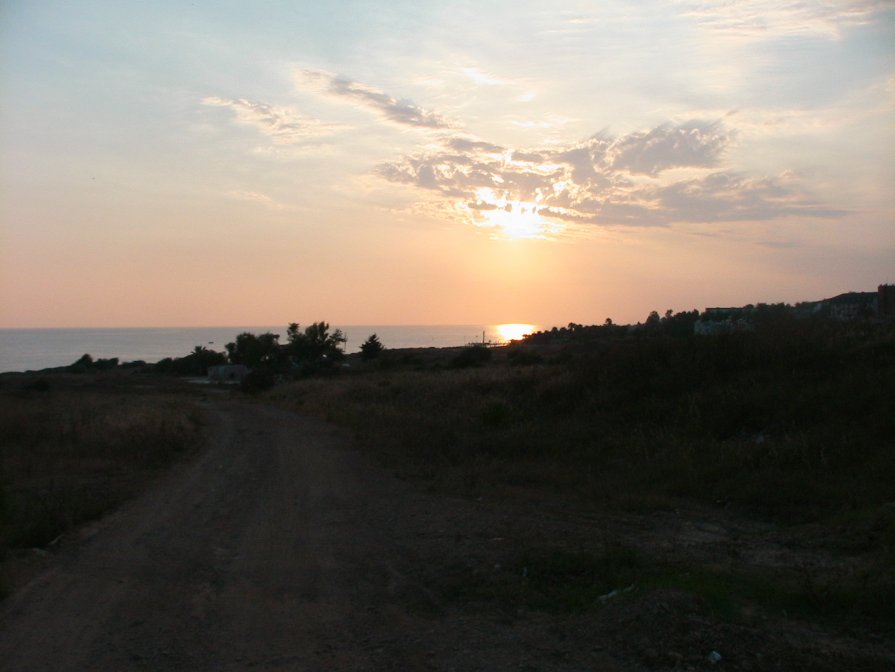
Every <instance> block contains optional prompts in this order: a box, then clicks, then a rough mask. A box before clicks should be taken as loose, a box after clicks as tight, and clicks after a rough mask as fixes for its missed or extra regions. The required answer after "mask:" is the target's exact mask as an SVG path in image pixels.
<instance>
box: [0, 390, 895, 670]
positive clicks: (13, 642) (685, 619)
mask: <svg viewBox="0 0 895 672" xmlns="http://www.w3.org/2000/svg"><path fill="white" fill-rule="evenodd" d="M207 408H208V413H209V419H210V423H211V425H212V427H213V429H212V432H213V437H212V440H211V441H210V442H209V444H210V445H209V448H208V450H207V451H206V452H204V453H203V454H202V455H201V456H200V457H198V458H197V459H195V460H194V461H192V462H190V463H187V464H182V465H180V466H178V467H177V468H176V469H175V470H173V471H172V472H171V473H170V474H168V475H167V476H166V477H164V478H163V479H162V480H160V481H159V482H158V483H157V484H156V485H155V486H154V487H153V488H151V489H150V491H148V492H146V493H145V494H143V495H142V496H140V497H139V498H138V499H137V500H134V501H132V502H130V503H129V504H127V505H126V506H124V507H123V508H122V509H121V510H119V511H118V512H116V513H115V514H113V515H111V516H108V517H107V518H105V519H103V520H102V521H100V522H99V523H96V524H94V525H92V526H90V527H89V528H87V529H85V530H81V531H80V532H79V533H78V534H71V535H68V536H67V537H66V538H65V539H63V540H62V541H61V542H60V543H59V544H57V545H56V546H55V547H54V548H53V550H51V551H50V556H49V559H48V560H47V568H46V571H44V572H42V573H41V574H39V575H38V576H37V577H36V578H35V579H34V580H32V581H31V582H30V583H28V584H27V585H26V586H24V587H22V588H21V589H20V590H18V591H16V592H15V593H14V594H13V595H11V596H10V597H9V598H8V599H7V600H6V601H5V602H4V603H3V604H2V611H0V668H2V669H8V670H50V669H53V670H88V669H89V670H100V671H102V670H125V669H133V670H243V669H248V670H251V669H263V670H323V669H325V670H439V671H447V670H688V669H692V670H702V669H719V670H720V669H731V670H801V669H804V670H843V669H849V670H891V669H893V667H895V645H893V644H892V642H891V641H887V640H886V639H885V638H882V637H876V638H875V637H874V635H873V633H866V632H853V631H849V630H847V629H846V628H844V627H839V626H837V625H836V624H835V623H831V624H829V625H824V626H823V627H821V626H818V625H812V626H809V625H805V624H804V622H803V621H800V620H799V619H797V618H790V617H788V616H787V615H786V614H783V613H779V614H769V613H768V612H767V610H766V609H756V610H755V612H754V613H752V614H750V613H748V612H746V613H742V612H737V613H736V614H725V613H724V606H723V604H721V605H712V604H711V603H710V601H707V600H706V598H705V597H703V596H701V595H703V594H705V593H706V591H702V593H700V591H692V590H685V589H683V588H682V587H681V586H682V585H684V584H685V583H686V581H687V580H688V579H692V580H697V579H698V580H702V581H703V582H705V581H708V580H709V579H707V578H705V577H706V576H709V577H710V576H711V574H710V573H709V574H706V575H705V576H701V577H700V576H696V577H693V576H690V577H688V576H687V571H685V570H682V571H681V576H680V577H674V576H673V575H674V571H675V570H674V568H689V567H701V568H709V570H710V569H711V568H712V567H718V568H722V569H724V568H726V569H730V568H731V567H736V569H737V571H738V572H740V573H743V572H745V573H748V572H749V571H751V570H756V571H759V570H760V571H761V572H765V573H767V572H770V573H771V574H775V573H776V574H779V575H780V576H782V577H784V578H786V577H788V576H789V575H790V574H792V573H793V572H795V574H793V576H792V579H793V580H794V581H797V580H799V572H803V573H804V572H806V571H808V570H805V569H804V568H806V567H807V568H810V572H812V574H811V576H814V577H824V576H827V575H828V574H829V573H830V572H834V571H840V570H839V569H838V568H839V566H840V564H841V559H839V558H834V557H832V556H830V555H828V554H825V553H824V552H821V551H818V550H815V549H813V548H811V547H804V546H803V545H800V544H799V543H798V539H797V538H790V539H781V538H779V535H778V536H775V533H774V531H773V530H772V529H770V528H769V527H766V526H762V525H759V524H756V523H750V522H748V521H742V520H735V519H732V518H731V517H730V516H727V515H726V514H725V513H724V511H721V510H719V511H695V510H694V511H668V512H664V513H661V514H650V515H648V516H647V515H636V514H594V513H585V512H575V511H569V510H568V509H567V508H564V507H562V506H559V505H552V506H551V505H550V504H549V503H546V502H531V501H528V502H524V501H518V500H509V499H507V498H496V499H494V500H493V501H492V500H490V499H488V498H487V497H486V498H483V499H481V500H478V501H470V500H466V499H460V498H449V497H445V496H443V495H437V494H433V493H430V492H427V491H426V490H425V487H424V484H420V483H413V482H403V481H398V480H396V479H395V478H393V477H392V476H391V475H389V474H388V473H386V472H384V471H383V470H381V469H379V468H378V467H375V466H373V465H372V464H371V463H370V462H369V461H368V460H367V459H366V458H365V457H364V456H363V455H362V453H361V452H359V451H357V450H354V449H353V448H352V446H351V442H350V441H349V440H348V438H347V437H346V436H345V435H344V433H342V432H340V431H339V430H336V429H333V428H332V427H330V426H328V425H326V424H324V423H322V422H319V421H317V420H312V419H308V418H304V417H301V416H297V415H294V414H292V413H289V412H287V411H283V410H279V409H275V408H270V407H265V406H254V405H249V404H244V403H237V402H227V401H214V402H210V403H209V404H208V406H207ZM588 558H602V559H604V560H605V559H607V558H609V560H608V561H606V563H604V564H600V562H603V560H601V561H600V562H596V561H595V563H590V564H589V562H590V561H589V560H588ZM613 558H616V560H612V559H613ZM655 566H661V567H664V568H671V569H667V570H663V572H664V574H661V576H660V575H659V574H657V573H656V572H655V571H654V569H653V568H654V567H655ZM800 568H801V569H800ZM825 572H826V574H825ZM776 574H775V575H776ZM582 575H583V576H585V578H586V579H587V581H589V582H590V583H594V582H595V581H597V582H598V581H600V580H601V579H605V581H606V582H607V583H606V587H605V588H601V589H600V594H598V595H593V596H591V595H588V594H584V593H586V585H587V583H586V582H580V579H581V576H582ZM657 576H660V578H661V580H659V579H657V578H656V577H657ZM669 576H672V577H673V578H674V580H673V581H672V580H669V579H668V577H669ZM544 577H546V578H544ZM663 577H664V578H663ZM818 580H819V579H818ZM613 581H616V582H618V584H617V585H616V584H615V583H613ZM539 582H540V583H539ZM578 586H585V587H582V588H581V589H580V590H579V589H578V588H577V587H578ZM563 588H570V590H563ZM539 591H540V592H539ZM603 591H605V592H603ZM582 595H583V597H584V599H583V601H582V599H580V598H582ZM569 605H572V606H569Z"/></svg>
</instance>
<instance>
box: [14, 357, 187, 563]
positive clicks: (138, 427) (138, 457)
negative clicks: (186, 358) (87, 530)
mask: <svg viewBox="0 0 895 672" xmlns="http://www.w3.org/2000/svg"><path fill="white" fill-rule="evenodd" d="M146 382H147V381H145V380H141V379H140V376H135V375H134V374H133V373H130V372H107V373H102V374H85V375H72V374H60V373H54V374H50V375H45V376H41V375H39V374H28V375H25V374H19V375H13V374H7V375H5V376H3V378H2V380H0V436H2V451H0V488H2V489H0V559H2V557H3V556H5V555H6V554H8V553H9V552H10V551H13V550H15V549H22V548H31V547H42V546H45V545H47V544H48V543H50V542H52V541H53V540H54V539H55V538H56V537H58V536H59V535H60V534H62V533H63V532H65V531H66V530H68V529H70V528H72V527H73V526H76V525H79V524H81V523H83V522H85V521H88V520H91V519H94V518H96V517H98V516H100V515H102V514H103V513H105V512H106V511H108V510H109V509H111V508H113V507H114V506H116V505H117V504H119V503H120V502H121V501H123V500H124V499H126V498H127V497H129V496H131V495H132V494H133V493H134V492H135V491H138V490H139V489H140V487H142V485H143V484H144V483H145V482H146V481H147V480H148V479H150V478H152V476H153V475H154V474H156V473H157V472H158V471H159V470H160V469H162V468H163V467H165V466H167V465H169V464H170V463H171V462H172V461H173V460H175V459H177V457H178V456H180V455H182V454H183V453H184V452H185V451H188V450H189V449H190V448H193V447H195V446H196V445H197V444H198V443H199V441H200V425H201V414H200V412H199V410H198V409H197V408H196V407H195V406H194V405H192V404H191V403H190V402H189V400H186V399H185V398H184V396H183V394H182V393H180V392H176V391H175V389H176V388H170V389H166V386H165V385H164V384H159V383H158V382H155V383H154V384H153V385H152V386H148V385H146Z"/></svg>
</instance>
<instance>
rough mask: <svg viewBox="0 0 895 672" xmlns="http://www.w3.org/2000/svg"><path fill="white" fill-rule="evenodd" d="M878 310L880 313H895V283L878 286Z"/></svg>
mask: <svg viewBox="0 0 895 672" xmlns="http://www.w3.org/2000/svg"><path fill="white" fill-rule="evenodd" d="M876 311H877V313H879V314H880V315H895V285H880V286H879V287H878V288H877V290H876Z"/></svg>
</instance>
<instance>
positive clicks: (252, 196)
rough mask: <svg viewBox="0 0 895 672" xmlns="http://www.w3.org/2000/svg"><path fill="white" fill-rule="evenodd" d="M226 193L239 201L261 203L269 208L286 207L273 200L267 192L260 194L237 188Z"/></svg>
mask: <svg viewBox="0 0 895 672" xmlns="http://www.w3.org/2000/svg"><path fill="white" fill-rule="evenodd" d="M227 195H228V196H230V197H231V198H235V199H237V200H240V201H249V202H250V203H257V204H259V205H263V206H264V207H265V208H268V209H270V210H285V209H286V206H285V205H284V204H282V203H280V202H279V201H275V200H274V199H272V198H271V197H270V196H268V195H267V194H262V193H260V192H257V191H244V190H242V189H237V190H234V191H230V192H228V193H227Z"/></svg>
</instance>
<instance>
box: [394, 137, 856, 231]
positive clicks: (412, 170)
mask: <svg viewBox="0 0 895 672" xmlns="http://www.w3.org/2000/svg"><path fill="white" fill-rule="evenodd" d="M732 135H733V134H732V133H731V132H730V131H728V130H727V129H726V128H725V126H724V125H723V123H722V122H720V121H711V122H707V121H701V120H690V121H686V122H684V123H681V124H665V125H662V126H658V127H656V128H654V129H651V130H649V131H642V132H635V133H630V134H627V135H622V136H620V137H613V136H611V135H609V134H607V133H600V134H598V135H595V136H593V137H591V138H588V139H587V140H585V141H583V142H579V143H575V144H572V145H568V146H565V147H555V146H550V147H543V148H535V149H528V150H525V151H521V150H517V149H514V148H510V147H504V146H501V145H497V144H494V143H490V142H486V141H484V140H481V139H474V138H468V137H460V136H450V137H446V138H443V139H442V142H441V145H440V147H439V148H438V149H433V150H432V151H428V152H423V153H419V154H415V155H412V156H406V157H403V158H402V159H400V160H398V161H394V162H389V163H385V164H382V165H380V166H378V168H377V174H378V175H379V176H380V177H382V178H384V179H386V180H388V181H390V182H395V183H402V184H407V185H412V186H415V187H418V188H420V189H425V190H430V191H436V192H439V193H441V194H442V195H443V196H444V197H446V198H451V199H456V200H458V201H460V202H462V203H463V204H464V208H465V210H466V211H467V212H472V213H473V214H476V213H478V215H479V216H484V215H482V213H486V212H488V211H490V210H494V209H495V208H498V207H507V206H511V207H520V206H521V207H527V208H533V209H534V211H535V212H537V214H539V215H540V216H541V217H544V218H548V219H553V220H560V221H566V222H574V223H581V224H585V223H586V224H598V225H624V226H666V225H669V224H673V223H677V222H709V221H712V222H717V221H754V220H769V219H778V218H783V217H793V216H811V217H837V216H840V215H842V214H843V213H842V212H841V211H837V210H834V209H830V208H827V207H825V206H824V205H823V204H821V203H819V202H816V201H814V200H812V199H811V198H810V197H808V196H806V195H805V194H803V193H801V191H800V190H799V188H798V183H797V181H796V180H795V179H793V178H792V177H787V176H781V177H780V178H769V177H762V178H752V177H748V176H743V175H739V174H737V173H734V172H730V171H727V170H713V169H717V168H718V166H719V163H720V161H721V158H722V155H723V153H724V150H725V149H726V148H727V147H728V145H729V143H730V141H731V137H732ZM682 170H683V173H684V177H681V176H680V175H681V173H682ZM675 176H676V177H675ZM511 204H515V206H512V205H511Z"/></svg>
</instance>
